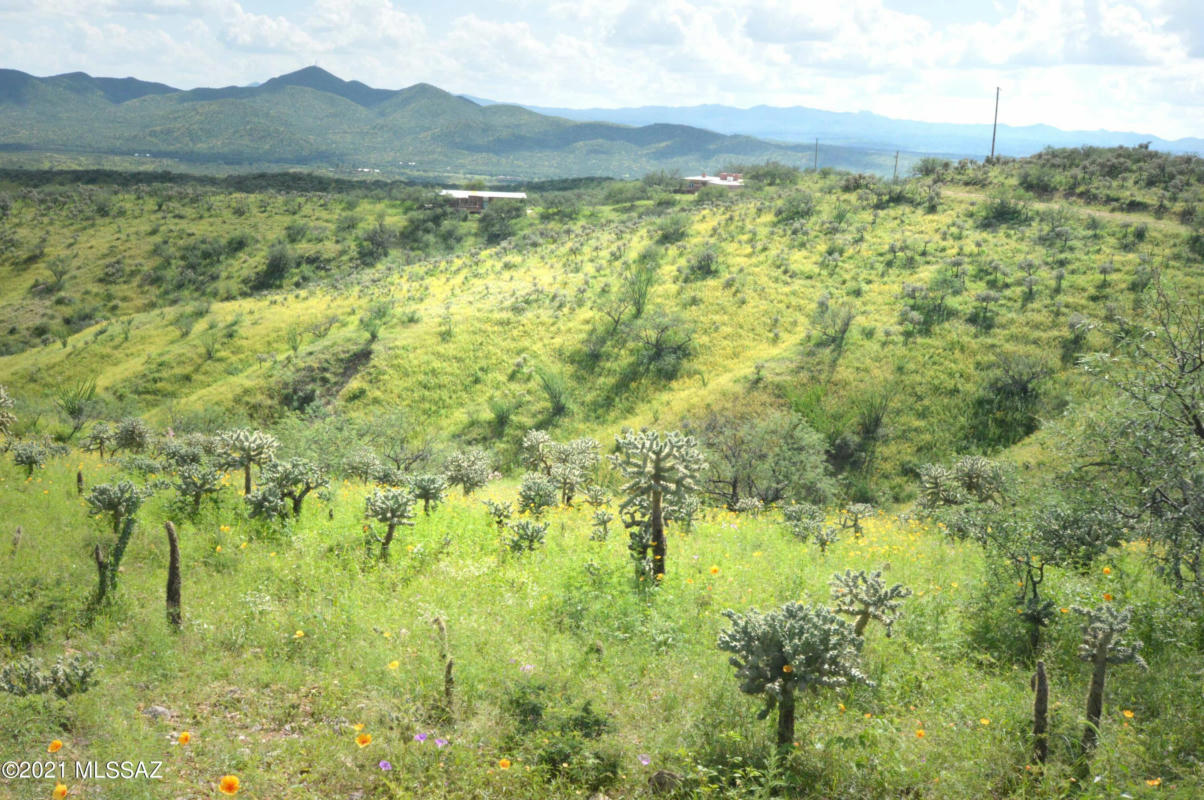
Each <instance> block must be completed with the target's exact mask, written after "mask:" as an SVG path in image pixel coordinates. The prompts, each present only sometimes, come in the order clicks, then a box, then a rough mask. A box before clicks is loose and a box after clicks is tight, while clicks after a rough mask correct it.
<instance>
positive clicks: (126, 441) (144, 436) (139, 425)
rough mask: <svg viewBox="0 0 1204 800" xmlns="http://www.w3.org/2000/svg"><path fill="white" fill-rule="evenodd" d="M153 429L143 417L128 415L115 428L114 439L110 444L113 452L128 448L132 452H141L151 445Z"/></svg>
mask: <svg viewBox="0 0 1204 800" xmlns="http://www.w3.org/2000/svg"><path fill="white" fill-rule="evenodd" d="M150 443H151V429H150V426H149V425H147V424H146V423H145V422H143V421H142V418H141V417H126V418H124V419H122V420H120V421H119V422H118V423H117V427H116V428H114V429H113V441H112V444H111V445H110V449H111V452H112V453H116V452H118V451H120V450H128V451H129V452H131V453H141V452H143V451H144V450H146V448H147V447H149V446H150Z"/></svg>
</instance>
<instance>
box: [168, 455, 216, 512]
mask: <svg viewBox="0 0 1204 800" xmlns="http://www.w3.org/2000/svg"><path fill="white" fill-rule="evenodd" d="M175 477H176V479H175V483H173V484H172V488H174V489H175V490H176V492H178V493H179V495H180V498H181V499H182V500H183V501H184V502H185V503H186V504H187V506H188V513H189V514H191V515H192V516H193V517H195V516H196V515H197V513H198V512H199V511H200V510H201V502H202V501H204V499H205V498H206V497H208V496H211V495H216V494H217V493H218V492H220V491H221V488H222V475H221V473H220V472H218V471H217V470H216V469H214V468H213V467H212V466H210V465H209V464H185V465H184V466H182V467H179V468H178V469H177V470H176V476H175Z"/></svg>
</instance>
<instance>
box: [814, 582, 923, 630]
mask: <svg viewBox="0 0 1204 800" xmlns="http://www.w3.org/2000/svg"><path fill="white" fill-rule="evenodd" d="M831 586H832V599H833V600H835V601H836V613H837V614H844V615H846V616H851V617H855V618H856V622H854V623H853V632H854V633H856V634H857V635H858V636H862V635H864V634H865V626H866V625H867V624H868V623H869V621H870V620H871V619H876V620H878V621H879V622H881V623H882V624H883V625H884V626H886V636H887V638H890V635H891V627H892V626H893V625H894V624H895V622H896V621H898V619H899V617H900V616H902V614H901V612H900V611H899V608H900V606H902V605H903V600H905V599H906V598H908V597H911V589H909V588H907V587H906V586H904V585H903V584H901V583H896V584H895V585H894V586H892V587H890V588H889V589H888V588H886V582H885V581H883V580H882V570H880V569H879V570H875V571H874V572H872V573H871V574H869V575H866V574H865V570H863V569H859V570H857V571H856V572H853V570H851V569H846V570H845V571H844V573H843V574H841V573H839V572H838V573H836V574H835V575H833V576H832V581H831Z"/></svg>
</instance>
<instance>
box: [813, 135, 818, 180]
mask: <svg viewBox="0 0 1204 800" xmlns="http://www.w3.org/2000/svg"><path fill="white" fill-rule="evenodd" d="M812 169H813V170H814V171H816V172H819V137H818V136H817V137H815V166H814V167H812Z"/></svg>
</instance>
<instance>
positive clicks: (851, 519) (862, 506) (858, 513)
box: [837, 503, 874, 539]
mask: <svg viewBox="0 0 1204 800" xmlns="http://www.w3.org/2000/svg"><path fill="white" fill-rule="evenodd" d="M873 515H874V507H873V506H871V505H870V504H869V503H850V504H849V505H848V506H846V507H845V508H842V509H841V510H840V519H839V520H838V521H837V524H839V525H840V527H841V528H842V529H844V530H851V531H852V532H853V538H855V539H860V538H861V536H862V534H864V533H865V531H863V530H862V528H861V521H862V520H864V519H866V518H868V517H872V516H873Z"/></svg>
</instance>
